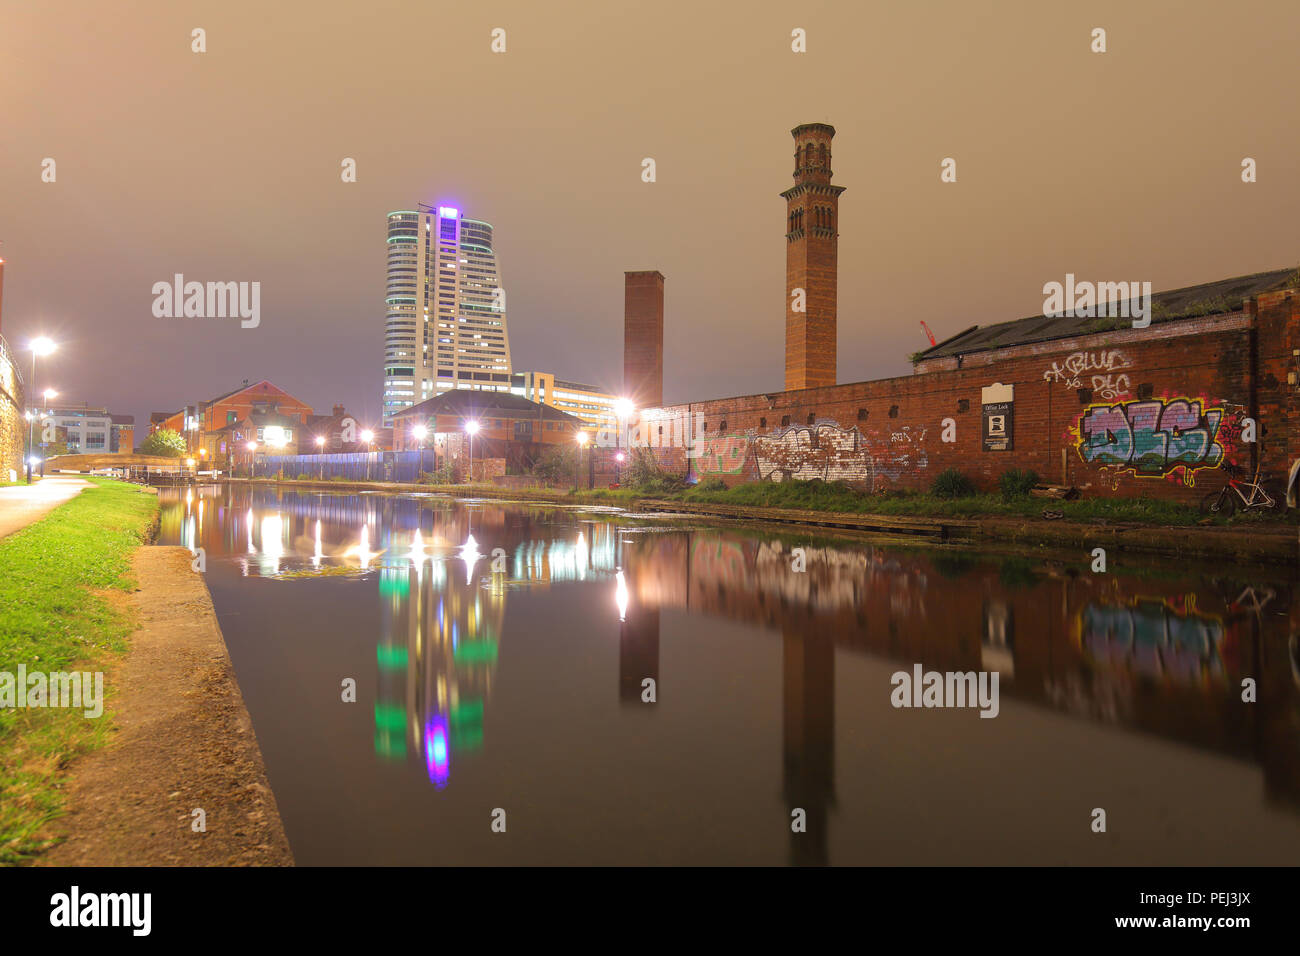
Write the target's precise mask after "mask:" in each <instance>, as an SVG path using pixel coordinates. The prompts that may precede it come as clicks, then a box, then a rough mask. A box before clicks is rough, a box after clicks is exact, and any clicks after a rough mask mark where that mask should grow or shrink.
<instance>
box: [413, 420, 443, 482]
mask: <svg viewBox="0 0 1300 956" xmlns="http://www.w3.org/2000/svg"><path fill="white" fill-rule="evenodd" d="M411 435H412V437H413V438H415V450H416V453H417V455H418V456H419V462H418V464H416V466H415V477H416V480H417V481H418V480H419V479H420V475H421V473H422V472H423V471H424V439H425V438H427V437H428V435H429V429H428V428H426V427H425V426H424V425H416V426H415V427H414V428H412V429H411ZM434 468H435V469H436V468H437V462H436V460H435V462H434Z"/></svg>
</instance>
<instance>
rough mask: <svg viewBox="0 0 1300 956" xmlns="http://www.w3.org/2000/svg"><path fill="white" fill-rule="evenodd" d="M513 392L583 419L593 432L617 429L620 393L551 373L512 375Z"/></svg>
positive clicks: (519, 373)
mask: <svg viewBox="0 0 1300 956" xmlns="http://www.w3.org/2000/svg"><path fill="white" fill-rule="evenodd" d="M510 391H511V393H512V394H514V395H518V396H520V397H522V398H526V399H528V400H529V401H533V402H540V403H541V404H543V405H549V406H551V407H552V408H558V409H559V410H560V411H562V412H567V413H568V414H570V415H573V416H574V417H576V418H580V419H582V421H583V424H585V425H586V426H587V427H588V428H589V429H591V430H592V431H593V432H598V431H601V430H609V431H610V432H611V433H612V432H613V430H615V429H617V428H618V415H617V413H616V411H615V405H616V403H617V402H618V396H617V395H611V394H610V393H609V392H606V391H603V390H602V389H600V388H599V387H598V386H596V385H584V384H582V383H581V382H570V381H567V380H565V379H558V378H556V377H555V376H554V375H552V374H551V373H550V372H516V373H515V374H514V375H513V376H511V380H510Z"/></svg>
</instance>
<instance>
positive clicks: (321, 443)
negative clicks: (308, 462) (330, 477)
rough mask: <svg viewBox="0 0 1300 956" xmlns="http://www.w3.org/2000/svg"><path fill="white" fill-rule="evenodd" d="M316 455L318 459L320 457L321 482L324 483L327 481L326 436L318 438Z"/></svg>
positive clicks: (318, 436)
mask: <svg viewBox="0 0 1300 956" xmlns="http://www.w3.org/2000/svg"><path fill="white" fill-rule="evenodd" d="M316 454H317V456H318V457H320V462H319V463H318V464H319V465H320V480H321V481H324V480H325V458H324V454H325V436H324V435H317V436H316Z"/></svg>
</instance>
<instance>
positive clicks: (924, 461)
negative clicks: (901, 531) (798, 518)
mask: <svg viewBox="0 0 1300 956" xmlns="http://www.w3.org/2000/svg"><path fill="white" fill-rule="evenodd" d="M927 431H928V429H926V428H923V427H915V426H911V425H901V426H897V427H896V428H894V429H893V430H891V431H890V432H888V433H887V434H886V435H883V436H875V435H865V434H863V433H862V432H861V431H860V430H859V429H858V428H857V427H853V428H841V427H840V426H839V424H837V423H836V422H834V421H820V422H817V423H816V424H813V425H789V426H786V427H784V428H779V429H777V430H776V431H773V432H771V433H769V434H766V435H759V434H754V433H749V434H726V435H711V436H706V437H703V438H700V439H698V440H697V441H696V444H695V450H696V455H695V456H694V457H695V464H694V469H695V472H696V474H698V475H699V476H700V477H701V478H710V477H721V476H731V477H736V478H743V479H745V480H749V481H813V480H821V481H847V482H853V483H855V484H860V485H865V486H866V487H867V489H868V490H872V491H879V490H882V489H883V488H885V487H887V486H889V485H891V484H893V483H896V482H898V481H900V480H901V479H902V478H903V477H905V476H906V475H908V474H909V473H911V472H913V471H915V470H918V469H920V470H924V469H926V468H927V467H928V466H929V463H930V461H929V454H928V452H927V451H926V449H925V446H924V442H925V437H926V433H927Z"/></svg>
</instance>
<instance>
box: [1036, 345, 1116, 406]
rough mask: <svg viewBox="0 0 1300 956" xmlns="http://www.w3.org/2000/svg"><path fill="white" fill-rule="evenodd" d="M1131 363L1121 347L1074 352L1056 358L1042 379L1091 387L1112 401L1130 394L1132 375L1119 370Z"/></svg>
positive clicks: (1094, 392) (1079, 386)
mask: <svg viewBox="0 0 1300 956" xmlns="http://www.w3.org/2000/svg"><path fill="white" fill-rule="evenodd" d="M1132 364H1133V363H1132V362H1130V361H1129V359H1128V356H1126V355H1125V354H1124V353H1123V352H1121V351H1120V350H1119V349H1103V350H1102V351H1100V352H1074V353H1071V354H1070V355H1068V356H1066V357H1065V358H1064V359H1062V360H1060V361H1053V362H1052V366H1051V368H1049V369H1047V370H1045V371H1044V372H1043V381H1045V382H1053V383H1057V382H1061V383H1064V384H1065V387H1066V388H1075V389H1078V388H1091V389H1092V391H1093V394H1094V395H1095V396H1096V397H1097V398H1100V399H1102V400H1103V401H1107V402H1113V401H1116V400H1118V399H1121V398H1125V397H1127V396H1128V394H1129V389H1130V387H1131V385H1130V382H1129V377H1128V375H1127V374H1126V373H1124V372H1120V371H1118V370H1119V369H1126V368H1131V367H1132Z"/></svg>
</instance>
